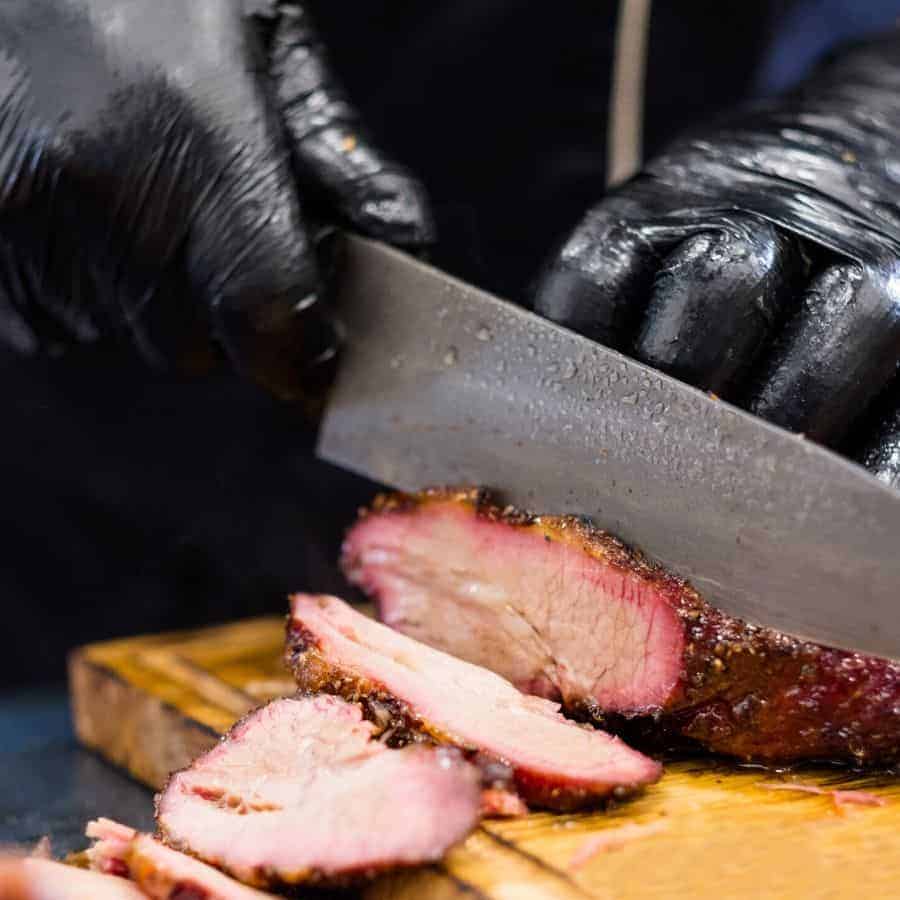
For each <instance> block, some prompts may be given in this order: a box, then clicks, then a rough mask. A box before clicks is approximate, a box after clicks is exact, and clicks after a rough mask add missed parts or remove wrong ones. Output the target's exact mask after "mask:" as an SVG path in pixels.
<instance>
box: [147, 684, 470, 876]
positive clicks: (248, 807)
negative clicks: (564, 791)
mask: <svg viewBox="0 0 900 900" xmlns="http://www.w3.org/2000/svg"><path fill="white" fill-rule="evenodd" d="M374 731H375V726H374V725H372V723H370V722H367V721H364V719H363V715H362V710H361V708H360V707H359V706H358V705H355V704H352V703H347V702H346V701H344V700H341V699H339V698H337V697H324V696H323V697H305V698H299V699H283V700H276V701H274V702H272V703H270V704H268V705H267V706H264V707H262V708H261V709H258V710H256V711H255V712H253V713H250V715H248V716H247V717H246V718H245V719H243V720H242V721H241V722H239V723H238V724H237V725H235V726H234V728H232V730H231V731H230V732H229V733H228V734H227V735H226V736H225V738H224V739H223V740H222V742H221V743H220V744H218V745H217V746H216V747H214V748H213V749H212V750H210V751H209V752H208V753H206V754H205V755H203V756H201V757H200V758H199V759H197V760H195V761H194V763H193V764H192V765H191V766H190V767H189V768H187V769H185V770H184V771H182V772H179V773H177V774H175V775H173V776H172V778H171V780H170V781H169V783H168V785H167V786H166V788H165V789H164V790H163V791H162V793H161V794H159V795H158V797H157V803H156V821H157V825H158V826H159V831H160V833H161V835H162V837H163V838H164V840H165V841H166V843H167V844H169V845H170V846H171V847H173V848H175V849H177V850H181V851H183V852H185V853H189V854H190V855H192V856H195V857H197V858H198V859H201V860H203V861H204V862H206V863H209V864H210V865H213V866H216V867H217V868H219V869H222V870H224V871H225V872H227V873H228V874H230V875H232V876H234V877H235V878H237V879H238V880H240V881H243V882H244V883H245V884H250V885H253V886H256V887H270V886H282V885H294V884H299V883H302V882H313V881H329V882H336V883H340V882H344V881H347V880H349V879H352V878H355V877H359V876H365V875H369V874H373V873H375V872H377V871H380V870H383V869H388V868H391V867H394V866H406V865H415V864H418V863H423V862H430V861H434V860H437V859H440V858H441V857H442V856H443V855H444V853H445V852H446V851H447V850H448V849H449V848H450V847H451V846H452V845H453V844H455V843H457V842H458V841H460V840H462V839H463V838H464V837H465V836H466V835H467V834H468V833H469V831H471V830H472V828H474V827H475V826H476V825H477V823H478V816H479V806H480V801H481V785H480V777H479V773H478V771H477V770H476V769H475V768H474V767H473V766H471V765H469V764H468V763H466V762H465V761H463V760H462V759H461V758H460V756H459V754H451V753H447V752H446V751H440V750H437V749H435V748H431V747H411V748H408V749H405V750H392V749H389V748H388V747H387V746H385V745H384V744H383V743H380V742H378V741H375V740H373V732H374Z"/></svg>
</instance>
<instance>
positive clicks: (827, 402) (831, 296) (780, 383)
mask: <svg viewBox="0 0 900 900" xmlns="http://www.w3.org/2000/svg"><path fill="white" fill-rule="evenodd" d="M898 356H900V292H898V287H897V280H896V275H894V274H893V273H891V272H890V271H889V270H887V269H886V268H881V267H872V266H866V267H864V266H862V265H859V264H857V263H841V264H837V265H833V266H830V267H829V268H827V269H825V270H824V271H823V272H822V273H821V274H819V275H818V276H817V277H816V278H815V279H814V280H813V281H812V283H811V284H810V286H809V288H808V289H807V291H806V294H805V295H804V297H803V302H802V305H801V306H800V308H799V309H798V310H797V312H796V313H794V314H793V315H792V316H791V318H790V319H789V320H788V322H787V324H786V325H785V328H784V330H783V332H782V333H781V335H780V336H779V338H778V340H777V341H776V346H775V348H774V350H773V352H772V354H771V355H770V356H769V357H768V358H767V359H765V360H764V361H763V362H762V364H761V366H760V368H759V370H758V373H757V375H756V377H755V378H754V383H755V387H754V388H753V389H752V390H751V392H750V398H749V408H750V410H751V411H752V412H754V413H756V414H757V415H759V416H761V417H762V418H764V419H768V420H769V421H771V422H774V423H775V424H777V425H781V426H783V427H784V428H788V429H791V430H793V431H799V432H802V433H804V434H806V435H807V436H808V437H811V438H813V439H814V440H817V441H820V442H821V443H825V444H830V445H835V444H837V443H839V442H840V441H841V439H842V438H843V437H844V436H845V435H846V433H847V431H848V428H849V426H850V425H851V424H852V423H853V422H854V420H856V419H857V418H858V416H859V415H860V414H862V413H863V412H864V411H865V410H866V407H867V406H868V405H869V404H870V402H871V401H872V399H873V398H874V397H875V396H876V395H877V394H878V393H879V392H880V391H881V390H882V389H883V388H884V387H885V386H886V385H887V384H888V382H889V381H890V380H891V378H892V376H893V374H894V372H895V370H896V366H897V360H898Z"/></svg>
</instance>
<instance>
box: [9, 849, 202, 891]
mask: <svg viewBox="0 0 900 900" xmlns="http://www.w3.org/2000/svg"><path fill="white" fill-rule="evenodd" d="M201 896H202V895H201ZM0 898H2V900H147V894H145V893H144V892H143V891H141V890H140V889H139V888H138V887H137V886H136V885H134V884H132V883H131V882H130V881H126V880H125V879H124V878H116V877H114V876H112V875H102V874H100V873H99V872H89V871H85V870H83V869H76V868H73V867H72V866H67V865H64V864H63V863H58V862H53V861H52V860H49V859H32V858H22V859H15V858H7V859H0Z"/></svg>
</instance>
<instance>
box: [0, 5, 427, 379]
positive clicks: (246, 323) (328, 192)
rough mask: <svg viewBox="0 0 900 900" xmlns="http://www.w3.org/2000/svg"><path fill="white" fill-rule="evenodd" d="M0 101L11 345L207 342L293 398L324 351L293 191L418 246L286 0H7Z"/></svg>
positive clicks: (421, 226) (407, 213)
mask: <svg viewBox="0 0 900 900" xmlns="http://www.w3.org/2000/svg"><path fill="white" fill-rule="evenodd" d="M249 7H252V8H249ZM0 100H2V107H0V338H3V339H5V341H6V342H8V343H11V344H13V346H14V347H16V348H17V349H19V350H21V351H23V352H36V351H39V350H55V349H59V348H64V347H65V346H66V345H69V344H72V343H75V342H91V341H96V340H97V339H99V338H100V337H103V336H106V335H110V334H113V335H120V336H123V335H124V336H127V337H128V338H130V339H131V340H132V341H133V343H134V345H135V346H136V347H137V349H138V350H139V351H140V353H141V354H142V355H143V356H144V357H145V358H147V359H148V360H150V361H151V362H153V363H156V364H160V365H166V364H176V365H179V366H185V367H196V366H198V365H199V366H205V365H207V364H208V363H209V362H210V360H211V359H212V357H213V355H214V354H213V352H212V351H213V349H214V348H215V347H216V346H219V347H221V348H223V349H224V351H225V353H226V354H227V356H228V357H229V358H230V359H231V361H232V362H233V363H234V365H235V366H236V367H237V368H238V369H239V370H240V371H242V372H243V373H245V374H247V375H249V376H251V377H253V378H254V379H256V380H257V381H260V382H262V383H263V384H265V385H267V386H268V387H269V388H271V389H272V390H274V391H276V392H278V393H281V394H283V395H291V394H292V393H294V391H295V390H296V388H297V386H298V385H299V384H300V383H301V382H302V380H303V378H304V377H305V376H306V375H308V374H309V373H310V372H311V371H312V370H314V369H315V367H316V365H317V364H318V363H320V362H321V361H322V360H324V359H326V358H328V357H329V356H330V355H333V352H334V348H335V333H334V330H333V328H332V326H331V325H330V320H329V318H328V316H327V313H326V312H324V311H323V304H322V290H321V288H322V286H321V282H320V278H319V273H318V271H317V267H316V261H315V258H314V255H313V248H312V246H311V242H310V239H309V236H308V234H307V232H306V229H305V225H304V218H303V213H302V210H301V202H300V197H301V196H302V198H303V199H304V200H312V201H314V202H316V203H318V204H319V205H320V206H321V207H323V208H325V209H326V210H327V211H328V213H329V214H330V215H331V216H332V217H334V218H335V219H336V220H338V221H341V222H343V223H345V224H348V225H349V226H351V227H354V228H356V229H357V230H361V231H363V232H366V233H368V234H370V235H373V236H376V237H379V238H381V239H383V240H387V241H390V242H393V243H396V244H400V245H404V246H409V247H415V246H420V245H423V244H427V243H429V242H430V241H431V240H432V238H433V234H432V224H431V218H430V214H429V211H428V206H427V201H426V198H425V196H424V191H423V188H422V187H421V185H420V184H419V182H418V181H416V180H415V179H414V178H413V177H412V176H411V175H410V174H409V173H408V172H407V171H406V170H405V169H404V168H403V167H402V166H400V165H398V164H396V163H394V162H392V161H390V160H389V159H387V158H386V157H385V156H384V155H383V154H381V153H380V152H379V151H378V150H377V149H376V148H375V147H373V146H372V144H371V142H370V140H369V138H368V136H367V134H366V132H365V130H364V129H363V127H362V125H361V123H360V122H359V119H358V116H357V114H356V112H355V111H354V109H353V108H352V106H351V105H350V104H349V103H348V101H347V100H346V98H345V97H344V96H343V94H342V93H341V91H340V89H339V88H338V87H337V86H336V84H335V82H334V79H333V78H332V76H331V74H330V73H329V70H328V67H327V64H326V61H325V59H324V54H323V51H322V47H321V45H320V44H319V43H318V41H317V40H316V37H315V35H314V33H313V31H312V28H311V26H310V24H309V21H308V19H307V16H306V14H305V12H304V10H303V7H302V5H301V4H300V3H297V2H276V0H254V2H252V3H251V2H250V0H248V2H247V3H245V4H244V5H241V3H240V0H6V2H4V3H3V4H2V5H0ZM295 176H296V181H295ZM298 190H299V192H300V193H299V194H298Z"/></svg>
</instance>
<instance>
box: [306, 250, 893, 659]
mask: <svg viewBox="0 0 900 900" xmlns="http://www.w3.org/2000/svg"><path fill="white" fill-rule="evenodd" d="M344 241H345V245H344V247H343V254H344V258H343V265H342V266H341V267H340V275H339V280H338V283H337V285H336V297H335V300H336V304H337V315H338V317H339V318H340V319H341V320H342V322H343V324H344V326H345V327H346V330H347V343H346V347H345V349H344V351H343V355H342V359H341V362H340V365H339V367H338V372H337V378H336V381H335V383H334V385H333V387H332V390H331V393H330V396H329V399H328V402H327V406H326V410H325V414H324V417H323V419H322V423H321V426H320V431H319V438H318V451H317V452H318V455H319V456H320V457H321V458H323V459H325V460H327V461H329V462H332V463H336V464H337V465H339V466H342V467H344V468H346V469H349V470H352V471H354V472H357V473H359V474H362V475H365V476H367V477H368V478H370V479H373V480H375V481H378V482H381V483H382V484H385V485H389V486H391V487H394V488H399V489H402V490H418V489H421V488H423V487H426V486H429V485H442V484H474V485H483V486H487V487H491V488H494V489H496V490H497V491H498V492H499V493H500V496H501V497H502V498H503V499H504V501H506V502H509V503H513V504H515V505H517V506H520V507H524V508H526V509H531V510H535V511H537V512H543V513H554V514H565V513H568V514H575V515H581V516H587V517H589V518H590V519H591V520H593V521H594V522H596V523H597V524H598V525H600V526H601V527H603V528H605V529H607V530H608V531H610V532H612V533H614V534H616V535H618V536H619V537H621V538H622V539H623V540H625V541H627V542H629V543H631V544H633V545H634V546H637V547H639V548H641V549H642V550H643V551H644V552H645V553H647V554H648V555H649V556H651V557H653V558H655V559H656V560H658V561H659V562H660V563H662V564H663V565H664V566H665V567H666V568H667V569H669V570H670V571H673V572H675V573H677V574H679V575H681V576H683V577H684V578H686V579H688V580H689V581H690V582H691V583H692V584H693V585H694V587H696V588H697V590H698V591H700V593H701V594H703V596H704V597H705V598H706V599H707V600H708V601H710V602H711V603H713V604H714V605H716V606H718V607H719V608H720V609H723V610H725V611H726V612H728V613H731V614H732V615H735V616H738V617H740V618H742V619H745V620H747V621H750V622H754V623H758V624H762V625H766V626H770V627H773V628H776V629H778V630H780V631H784V632H787V633H790V634H793V635H796V636H798V637H803V638H807V639H810V640H815V641H817V642H819V643H822V644H826V645H830V646H836V647H841V648H845V649H850V650H858V651H863V652H867V653H872V654H876V655H881V656H887V657H894V658H900V610H898V608H897V607H898V603H897V596H898V592H900V541H898V536H900V492H897V491H895V490H894V489H893V488H890V487H889V486H887V485H885V484H882V483H881V482H880V481H878V480H877V479H876V478H874V477H873V476H872V475H870V474H869V473H868V472H866V471H865V470H864V469H862V468H861V467H860V466H857V465H856V464H855V463H852V462H849V461H848V460H846V459H843V458H841V457H839V456H837V455H836V454H834V453H832V452H831V451H829V450H827V449H825V448H824V447H821V446H818V445H816V444H814V443H812V442H810V441H807V440H804V439H803V437H802V436H798V435H793V434H790V433H789V432H787V431H784V430H782V429H780V428H778V427H776V426H774V425H770V424H768V423H767V422H764V421H762V420H760V419H757V418H755V417H754V416H751V415H750V414H749V413H746V412H743V411H742V410H739V409H737V408H735V407H733V406H731V405H729V404H728V403H726V402H723V401H721V400H718V399H716V398H714V397H712V396H710V395H708V394H706V393H704V392H703V391H700V390H697V389H696V388H693V387H690V386H688V385H685V384H683V383H681V382H680V381H677V380H675V379H674V378H670V377H669V376H667V375H664V374H662V373H660V372H658V371H656V370H654V369H651V368H648V367H647V366H644V365H642V364H641V363H638V362H635V361H634V360H632V359H629V358H628V357H625V356H623V355H622V354H620V353H617V352H616V351H614V350H610V349H608V348H606V347H603V346H600V345H598V344H595V343H593V342H592V341H589V340H588V339H586V338H584V337H581V336H580V335H577V334H575V333H573V332H570V331H568V330H566V329H564V328H561V327H559V326H557V325H554V324H553V323H551V322H548V321H546V320H544V319H542V318H540V317H538V316H536V315H534V314H532V313H530V312H527V311H524V310H522V309H520V308H518V307H516V306H514V305H513V304H511V303H508V302H505V301H503V300H500V299H497V298H496V297H493V296H492V295H490V294H488V293H486V292H484V291H482V290H479V289H477V288H474V287H471V286H470V285H467V284H465V283H463V282H461V281H459V280H457V279H455V278H452V277H450V276H448V275H446V274H444V273H443V272H440V271H438V270H436V269H434V268H431V267H429V266H427V265H425V264H423V263H421V262H419V261H418V260H416V259H413V258H412V257H410V256H407V255H406V254H404V253H401V252H400V251H398V250H394V249H392V248H389V247H386V246H384V245H382V244H379V243H377V242H374V241H370V240H365V239H363V238H359V237H353V236H347V237H345V238H344ZM527 564H528V563H527V560H523V565H527Z"/></svg>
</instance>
